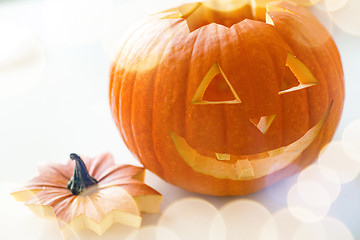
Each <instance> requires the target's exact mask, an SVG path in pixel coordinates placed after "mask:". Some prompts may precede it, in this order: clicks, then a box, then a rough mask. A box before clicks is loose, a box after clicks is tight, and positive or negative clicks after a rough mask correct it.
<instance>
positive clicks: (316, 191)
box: [287, 181, 331, 222]
mask: <svg viewBox="0 0 360 240" xmlns="http://www.w3.org/2000/svg"><path fill="white" fill-rule="evenodd" d="M287 203H288V208H289V211H290V212H291V213H292V214H293V215H294V217H295V218H297V219H298V220H300V221H302V222H317V221H320V220H321V219H322V218H324V217H325V216H326V214H327V213H328V211H329V209H330V205H331V201H330V197H329V195H328V193H327V191H326V190H325V189H324V188H323V187H322V186H321V185H320V184H318V183H316V182H310V181H302V182H300V183H297V184H295V185H293V186H292V187H291V188H290V190H289V192H288V196H287Z"/></svg>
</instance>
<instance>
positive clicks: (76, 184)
mask: <svg viewBox="0 0 360 240" xmlns="http://www.w3.org/2000/svg"><path fill="white" fill-rule="evenodd" d="M70 159H71V160H75V168H74V175H73V176H72V177H71V179H70V181H69V182H68V184H67V188H68V189H69V190H70V191H71V193H72V194H74V195H79V194H80V193H81V192H82V191H84V190H85V189H86V188H88V187H90V186H93V185H95V184H97V183H98V181H97V180H96V179H95V178H93V177H91V176H90V174H89V172H88V170H87V169H86V166H85V163H84V161H83V160H82V159H81V158H80V157H79V155H77V154H75V153H72V154H70Z"/></svg>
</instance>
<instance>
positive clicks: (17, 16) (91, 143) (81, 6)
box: [0, 0, 360, 240]
mask: <svg viewBox="0 0 360 240" xmlns="http://www.w3.org/2000/svg"><path fill="white" fill-rule="evenodd" d="M357 1H358V0H349V1H348V3H346V4H348V5H350V4H352V5H351V6H347V5H345V7H344V8H342V10H341V9H340V10H338V11H334V12H332V13H331V15H330V17H329V15H327V14H325V13H324V12H321V11H320V10H319V8H313V11H314V13H315V14H316V15H317V16H318V17H319V18H321V20H322V21H323V22H324V24H325V25H326V26H327V27H328V29H329V30H330V31H331V33H332V35H333V37H334V39H335V41H336V43H337V45H338V48H339V51H340V53H341V56H342V61H343V67H344V71H345V79H346V101H345V108H344V112H343V117H342V119H341V122H340V125H339V128H338V130H337V132H336V135H335V138H334V140H336V141H338V142H339V141H340V140H341V139H342V136H343V132H344V130H345V129H346V128H347V126H349V124H350V123H351V122H353V121H355V120H359V119H360V106H359V104H360V94H359V90H360V29H359V28H360V24H358V27H357V26H356V24H355V25H354V24H353V25H351V24H349V25H346V24H345V25H344V23H343V22H344V21H345V23H346V21H348V20H349V19H351V18H353V19H354V21H355V20H359V16H357V15H355V14H353V13H356V12H360V6H359V4H357V3H354V2H357ZM176 2H180V1H179V0H177V1H176ZM330 2H331V1H330ZM340 2H344V3H345V2H346V1H340ZM85 3H86V4H85ZM151 3H152V4H150V3H149V1H145V0H131V1H130V0H122V1H120V0H113V1H112V0H61V1H60V0H44V1H36V0H34V1H0V122H1V124H0V156H1V160H0V161H1V163H2V167H1V174H0V185H1V188H0V212H1V216H2V217H1V220H0V224H1V226H2V227H1V232H0V239H61V235H60V233H59V230H58V228H57V224H56V222H55V221H54V220H43V219H40V218H37V217H36V216H35V215H34V214H33V213H32V212H30V210H28V209H27V208H26V207H25V206H24V205H23V204H22V203H19V202H16V201H14V200H13V199H12V198H11V196H10V195H9V192H10V191H12V190H13V189H14V188H15V187H18V186H21V185H22V184H23V183H24V182H25V181H26V180H29V179H30V178H32V177H34V176H35V175H36V174H37V170H36V165H37V163H38V162H65V161H66V160H67V159H68V154H69V153H71V152H77V153H81V154H86V155H90V156H93V155H97V154H99V153H101V152H105V151H110V152H112V153H113V155H114V156H115V159H116V162H117V163H129V164H133V165H140V164H139V163H138V162H137V160H136V159H135V158H134V157H133V156H132V155H131V153H130V152H129V151H128V150H127V148H126V147H125V145H124V144H123V142H122V139H121V137H120V135H119V133H118V131H117V129H116V127H115V125H114V123H113V120H112V118H111V114H110V109H109V106H108V98H107V97H108V96H107V89H108V77H109V67H110V61H111V57H112V56H113V54H115V52H116V51H115V49H116V43H117V42H118V41H119V39H120V38H121V37H122V36H123V34H124V33H125V32H126V31H127V30H128V29H129V26H130V25H131V23H132V22H134V21H136V20H138V19H139V18H141V17H142V16H144V15H145V14H148V13H151V12H154V11H157V10H159V9H163V8H165V7H164V6H165V5H166V4H169V3H171V4H174V3H175V1H172V2H169V1H165V0H163V1H160V0H155V1H151ZM356 7H358V8H357V9H356ZM320 8H321V6H320ZM331 16H332V17H333V19H335V21H336V22H337V24H334V21H333V19H332V18H331ZM339 16H346V19H345V20H344V19H342V18H341V17H339ZM339 19H340V20H339ZM359 22H360V20H359V21H358V23H359ZM350 25H351V26H350ZM339 26H340V27H342V29H344V28H347V29H346V31H347V32H345V31H343V30H342V29H341V28H340V27H339ZM353 33H355V34H357V35H355V34H353ZM357 126H358V127H359V122H357ZM357 129H359V128H357ZM359 142H360V141H359ZM316 164H317V163H316ZM316 164H315V165H314V167H316V166H317V165H316ZM359 165H360V162H359ZM359 168H360V167H359ZM359 171H360V169H359ZM297 179H298V175H297V176H293V177H291V178H288V179H286V180H284V181H282V182H280V183H278V184H275V185H273V186H271V187H269V188H267V189H265V190H263V191H260V192H258V193H255V194H251V195H249V196H243V197H226V198H219V197H210V196H202V195H198V194H193V193H189V192H186V191H184V190H181V189H179V188H177V187H174V186H171V185H169V184H167V183H165V182H163V181H162V180H161V179H159V178H158V177H156V176H155V175H153V174H152V173H150V172H147V177H146V182H147V184H149V185H150V186H152V187H154V188H155V189H156V190H158V191H159V192H161V193H162V194H163V203H162V206H161V213H160V214H155V215H148V214H145V215H144V216H143V223H142V227H141V228H140V229H139V230H136V229H133V228H130V227H126V226H121V225H117V224H116V225H114V226H113V227H112V228H110V229H109V231H108V232H106V233H105V234H104V235H103V236H101V237H98V236H97V235H96V234H94V233H92V232H90V231H84V232H82V233H81V234H80V235H79V236H78V237H79V238H80V239H156V237H155V232H158V233H159V234H158V239H185V240H187V239H317V240H318V239H345V240H347V239H360V177H359V175H355V176H354V177H353V179H352V180H351V181H348V182H346V183H343V184H341V185H339V184H338V185H337V187H338V189H337V190H338V191H337V192H338V194H336V195H335V197H334V199H332V200H333V201H332V202H331V205H329V206H328V209H327V210H326V212H325V214H324V216H323V218H321V219H319V221H317V222H315V223H304V222H301V221H298V220H295V218H294V217H293V216H292V215H291V214H290V213H289V210H288V201H290V202H291V200H287V199H289V198H291V197H289V196H290V195H291V193H289V192H291V191H293V189H294V188H293V186H294V185H295V184H296V183H297ZM246 210H248V215H246V214H245V212H247V211H246ZM231 211H233V212H234V214H233V215H231V214H229V212H231ZM237 211H238V212H239V214H235V213H236V212H237ZM219 212H220V213H221V214H222V215H219ZM241 212H244V214H240V213H241ZM252 214H254V215H252ZM211 216H222V220H221V221H220V222H221V223H225V225H226V229H227V230H226V231H227V235H226V237H224V235H221V234H222V233H223V232H222V230H224V228H221V226H223V225H221V223H220V224H215V225H211V223H213V220H212V221H210V220H209V219H211ZM251 216H252V217H254V216H256V218H257V219H256V220H254V219H252V218H251ZM171 219H172V220H171ZM265 220H267V221H269V222H270V223H275V225H271V224H270V225H269V224H268V225H269V226H270V227H268V228H265V227H264V226H263V225H262V223H263V222H264V221H265ZM276 224H277V225H276ZM271 226H272V227H271ZM264 229H267V230H268V232H266V231H265V230H264ZM275 229H277V230H275ZM214 231H215V232H214ZM274 231H275V232H276V231H277V236H278V238H276V237H274V238H273V236H276V235H272V234H273V233H274ZM216 234H218V235H216ZM219 234H220V235H219ZM246 234H248V235H246ZM246 236H247V237H246Z"/></svg>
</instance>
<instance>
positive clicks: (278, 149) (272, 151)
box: [268, 146, 286, 157]
mask: <svg viewBox="0 0 360 240" xmlns="http://www.w3.org/2000/svg"><path fill="white" fill-rule="evenodd" d="M285 148H286V146H283V147H279V148H277V149H274V150H271V151H268V154H269V156H270V157H275V156H277V155H279V154H281V153H283V152H284V151H285Z"/></svg>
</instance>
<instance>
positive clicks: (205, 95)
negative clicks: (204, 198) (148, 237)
mask: <svg viewBox="0 0 360 240" xmlns="http://www.w3.org/2000/svg"><path fill="white" fill-rule="evenodd" d="M238 2H239V1H238ZM240 2H241V4H240V3H238V4H237V5H229V4H228V5H226V6H225V7H224V6H222V8H217V7H215V5H216V4H214V2H213V1H207V2H204V3H193V4H185V5H182V6H180V7H178V8H174V9H170V10H168V11H165V12H161V13H158V14H155V15H152V16H151V17H150V18H149V19H148V20H147V21H146V22H145V23H144V24H143V25H141V26H140V27H138V28H137V29H136V30H135V31H134V32H133V33H132V34H131V35H130V36H128V38H127V39H126V41H125V42H124V43H123V44H122V46H121V48H120V52H119V54H118V56H117V58H116V60H115V61H114V63H113V67H112V72H111V80H110V105H111V109H112V114H113V118H114V120H115V123H116V125H117V126H118V128H119V130H120V133H121V135H122V137H123V139H124V141H125V143H126V145H127V146H128V148H129V149H130V150H131V151H132V152H133V153H134V154H135V155H136V157H137V158H138V159H139V160H140V161H141V163H142V164H143V165H144V166H145V167H146V168H147V169H149V170H151V171H152V172H154V173H155V174H157V175H158V176H160V177H161V178H163V179H164V180H166V181H168V182H170V183H172V184H174V185H177V186H179V187H181V188H184V189H186V190H189V191H194V192H198V193H203V194H211V195H242V194H248V193H252V192H255V191H258V190H260V189H262V188H264V187H266V186H269V185H271V184H273V183H275V182H277V181H279V180H281V179H283V178H285V177H287V176H290V175H292V174H294V173H296V172H298V171H300V170H301V169H303V168H304V167H306V166H308V165H309V164H310V163H312V162H313V161H314V160H316V158H317V156H318V154H319V152H320V151H321V149H322V148H323V147H324V145H325V144H326V143H328V142H329V141H330V140H331V138H332V136H333V134H334V132H335V129H336V126H337V124H338V122H339V119H340V116H341V112H342V107H343V101H344V82H343V70H342V66H341V60H340V56H339V53H338V50H337V48H336V45H335V43H334V41H333V40H332V38H331V36H330V35H329V33H328V32H327V31H326V29H325V28H324V27H323V26H322V25H321V24H320V23H319V21H318V20H317V19H316V18H315V17H314V16H313V15H312V14H311V13H310V12H309V11H308V10H307V9H305V8H303V7H300V6H297V5H294V4H291V3H287V2H282V3H273V4H268V5H267V7H266V9H265V8H264V9H265V10H266V11H265V10H264V11H262V10H261V9H257V7H256V5H254V4H252V2H254V1H252V2H251V3H250V1H240ZM255 2H256V1H255ZM220 3H221V2H217V4H218V5H219V4H220ZM220 6H221V4H220Z"/></svg>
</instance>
